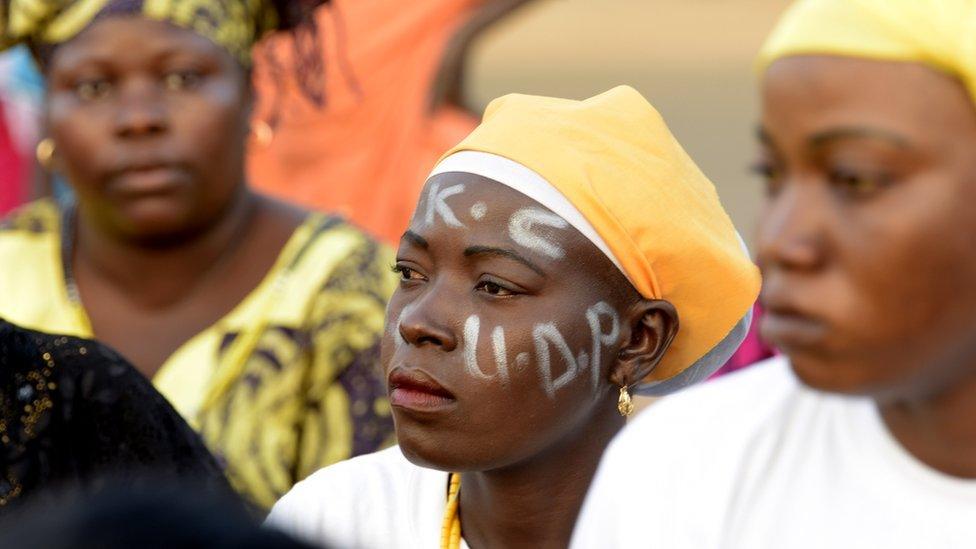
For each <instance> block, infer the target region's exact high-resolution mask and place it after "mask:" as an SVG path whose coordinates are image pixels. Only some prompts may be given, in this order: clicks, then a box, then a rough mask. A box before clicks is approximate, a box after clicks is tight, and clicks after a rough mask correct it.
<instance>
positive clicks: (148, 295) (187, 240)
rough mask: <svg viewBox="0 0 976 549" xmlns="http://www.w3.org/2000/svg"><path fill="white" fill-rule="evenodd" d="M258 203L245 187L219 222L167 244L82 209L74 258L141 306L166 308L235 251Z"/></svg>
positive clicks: (226, 209)
mask: <svg viewBox="0 0 976 549" xmlns="http://www.w3.org/2000/svg"><path fill="white" fill-rule="evenodd" d="M258 205H259V199H258V197H257V195H255V194H253V193H251V192H250V191H248V190H246V188H245V189H244V190H242V191H241V193H239V195H238V196H237V197H236V198H235V200H234V201H233V202H232V203H231V204H230V205H228V206H227V207H226V208H225V209H224V211H223V212H222V213H221V215H220V218H219V219H217V220H216V221H215V222H213V223H210V224H209V225H207V226H205V227H203V228H202V229H200V230H198V231H195V232H193V233H191V234H187V235H183V236H181V237H180V238H178V239H173V240H171V241H168V242H165V243H161V242H160V241H143V240H138V239H132V238H127V237H125V236H122V235H119V234H117V233H116V232H113V231H111V230H109V229H106V228H103V227H100V226H99V224H98V223H93V222H91V219H90V216H87V215H85V211H84V210H83V209H81V208H79V212H78V222H77V224H76V227H75V234H76V237H75V246H74V250H73V257H72V258H70V260H71V261H72V262H73V263H74V264H75V265H76V266H78V267H83V268H84V269H85V270H86V271H87V272H88V273H92V274H93V275H94V276H97V277H98V278H100V279H102V280H104V281H106V282H107V283H109V284H111V286H112V287H115V288H117V289H119V290H120V291H121V292H122V293H123V294H125V295H127V296H129V298H130V299H132V300H133V301H134V302H138V303H139V304H140V305H141V306H144V307H147V308H159V307H166V306H168V305H171V304H173V303H175V302H178V301H180V300H181V299H182V298H183V297H184V296H185V295H187V294H189V293H191V292H192V291H193V289H194V288H195V287H196V285H197V284H198V283H199V282H200V281H201V280H202V279H203V278H204V277H206V276H207V275H208V274H209V273H211V272H213V271H214V270H215V267H216V266H218V265H220V264H221V263H222V260H223V259H225V258H226V257H229V256H231V255H232V254H233V252H234V251H235V250H236V245H237V244H239V243H240V242H241V241H242V239H243V238H244V234H243V233H244V232H245V229H246V227H247V225H248V223H249V221H250V219H251V218H252V215H253V213H254V211H255V210H256V208H257V207H258Z"/></svg>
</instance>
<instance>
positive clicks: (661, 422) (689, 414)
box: [615, 356, 804, 445]
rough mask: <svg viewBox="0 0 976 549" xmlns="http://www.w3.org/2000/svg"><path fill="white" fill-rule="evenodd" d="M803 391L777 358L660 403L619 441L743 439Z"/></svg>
mask: <svg viewBox="0 0 976 549" xmlns="http://www.w3.org/2000/svg"><path fill="white" fill-rule="evenodd" d="M803 391H804V389H803V388H802V386H801V385H800V383H799V381H798V380H797V379H796V377H795V376H794V375H793V371H792V370H791V368H790V365H789V362H788V360H787V359H786V358H785V357H782V356H778V357H774V358H771V359H769V360H766V361H763V362H761V363H759V364H756V365H754V366H751V367H749V368H746V369H743V370H740V371H738V372H734V373H732V374H729V375H726V376H724V377H721V378H719V379H716V380H714V381H710V382H707V383H703V384H699V385H695V386H693V387H689V388H688V389H685V390H683V391H679V392H677V393H674V394H672V395H669V396H667V397H664V398H662V399H661V400H660V401H658V402H656V403H654V404H652V405H651V406H650V407H649V408H648V409H647V410H645V411H644V412H643V413H642V414H640V415H639V416H638V417H637V418H635V419H634V421H633V422H632V423H631V424H630V425H628V426H627V427H626V428H625V429H624V430H623V432H622V433H621V434H620V435H619V436H618V437H617V441H619V442H620V444H621V445H628V444H634V443H639V442H640V441H641V440H642V439H644V438H645V435H646V434H648V433H653V434H654V435H655V436H666V437H676V438H677V439H679V440H689V439H690V437H691V436H692V435H705V434H708V435H712V434H714V433H715V432H726V433H728V432H731V431H737V432H739V434H742V432H743V431H745V430H749V429H755V428H760V427H761V426H762V425H764V424H765V423H766V420H767V419H769V418H770V416H773V415H775V414H776V413H777V411H778V410H779V408H780V407H781V406H782V405H783V404H784V403H785V402H789V401H790V399H791V398H792V396H794V395H795V394H796V393H799V392H803ZM615 442H616V441H615ZM696 444H697V443H696Z"/></svg>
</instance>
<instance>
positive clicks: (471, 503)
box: [382, 173, 678, 548]
mask: <svg viewBox="0 0 976 549" xmlns="http://www.w3.org/2000/svg"><path fill="white" fill-rule="evenodd" d="M434 184H437V185H440V186H441V187H440V188H442V189H443V188H448V187H450V186H452V185H457V184H463V185H464V186H465V190H464V192H463V193H460V194H456V195H453V196H451V197H450V198H448V199H446V200H445V203H446V204H447V205H448V206H449V207H450V208H451V210H452V211H453V213H454V214H456V216H457V220H458V221H459V222H460V223H463V224H464V225H465V226H464V227H452V226H450V225H449V224H447V223H445V222H444V220H443V219H441V218H440V217H438V216H435V217H434V222H433V223H431V224H427V223H426V222H425V217H424V212H425V200H429V199H430V198H429V197H427V192H428V190H429V189H430V187H431V185H434ZM427 189H428V190H425V191H424V195H423V196H425V197H427V198H426V199H421V203H420V205H419V207H418V212H417V213H416V214H415V216H414V219H413V221H412V222H411V225H410V227H409V230H408V232H407V233H406V234H405V235H404V238H403V239H402V240H401V244H400V248H399V251H398V256H397V266H396V268H397V270H398V271H399V272H400V275H401V284H400V288H399V289H398V290H397V292H396V293H395V294H394V296H393V298H392V300H391V302H390V306H389V310H388V316H387V326H388V329H387V333H386V336H385V338H384V341H383V351H382V362H383V364H384V367H385V369H386V372H387V374H388V376H389V379H390V387H391V402H392V405H393V415H394V419H395V422H396V430H397V439H398V441H399V443H400V447H401V449H402V450H403V452H404V454H405V455H406V456H407V457H408V458H409V459H410V460H411V461H412V462H414V463H416V464H419V465H422V466H426V467H431V468H435V469H440V470H444V471H453V472H461V473H462V481H461V486H462V488H461V503H460V509H461V524H462V533H463V536H464V538H465V540H466V541H467V543H468V544H469V545H470V546H471V547H532V548H540V547H541V548H545V547H553V548H555V547H560V548H562V547H566V546H567V545H568V543H569V539H570V536H571V534H572V530H573V524H574V522H575V519H576V516H577V514H578V512H579V508H580V506H581V505H582V501H583V497H584V495H585V494H586V490H587V488H588V486H589V484H590V481H591V480H592V477H593V474H594V473H595V470H596V466H597V464H598V462H599V459H600V456H601V454H602V453H603V450H604V448H605V447H606V445H607V444H608V443H609V442H610V439H611V438H612V437H613V436H614V435H615V434H616V433H617V432H618V431H619V430H620V429H621V428H622V427H623V426H624V418H623V417H622V416H621V415H620V413H619V412H618V411H617V398H618V395H619V387H620V386H621V385H625V386H632V385H634V384H636V383H637V382H638V381H640V380H641V379H643V378H644V377H645V376H646V375H647V374H648V373H649V372H651V371H652V370H653V369H654V367H655V366H656V365H657V364H658V363H659V361H660V360H661V357H662V356H663V355H664V353H665V352H666V350H667V348H668V346H669V345H670V343H671V341H672V340H673V338H674V335H675V334H676V332H677V329H678V320H677V313H676V312H675V310H674V307H673V306H672V305H671V304H670V303H668V302H666V301H653V300H646V299H643V298H641V297H640V296H639V295H638V294H637V292H636V291H635V290H634V289H633V287H632V286H631V285H630V284H629V282H627V280H626V278H625V277H624V276H623V275H622V274H621V273H620V272H619V271H618V270H617V269H616V267H614V266H613V264H612V263H611V262H610V261H609V260H608V259H607V258H606V257H605V256H604V255H603V254H602V253H601V252H600V251H599V250H598V249H597V248H596V247H595V246H594V245H593V244H592V243H591V242H590V241H588V240H587V239H586V238H585V237H583V236H582V235H581V234H580V233H579V232H577V231H576V230H575V229H573V228H572V227H567V228H562V229H554V228H536V229H534V230H536V231H538V233H539V234H541V235H544V236H545V237H546V238H548V239H550V240H549V241H550V242H552V243H555V244H556V245H557V246H558V247H559V248H561V249H562V250H564V251H565V256H564V257H562V258H556V259H554V258H552V257H549V256H547V255H545V254H543V253H540V252H539V251H537V250H535V249H530V248H527V247H523V246H520V245H519V244H518V243H517V242H515V241H514V240H513V239H512V238H511V237H510V233H509V220H510V219H511V217H512V214H513V213H514V212H516V211H517V210H520V209H522V208H526V207H537V208H539V209H540V210H543V211H548V210H546V209H545V208H543V207H541V206H539V205H538V204H537V203H535V201H533V200H532V199H530V198H528V197H526V196H524V195H522V194H520V193H518V192H516V191H514V190H512V189H510V188H508V187H506V186H504V185H501V184H500V183H497V182H495V181H492V180H489V179H485V178H482V177H480V176H476V175H471V174H464V173H447V174H442V175H439V176H436V177H435V178H432V179H431V181H430V182H428V187H427ZM478 203H481V204H483V205H484V206H485V207H486V213H485V215H484V217H483V218H481V219H480V220H477V219H475V218H474V216H473V215H472V214H471V213H469V212H471V211H472V206H474V205H475V204H478ZM601 301H602V302H604V303H606V304H608V305H609V306H610V307H611V308H612V309H613V310H614V311H616V312H617V315H618V317H619V326H620V332H619V337H618V338H617V339H616V340H615V341H613V342H611V344H609V345H607V346H604V347H602V349H601V357H600V362H599V364H598V365H597V366H598V368H599V375H598V378H597V379H596V380H595V379H594V377H593V376H592V375H591V374H592V370H589V369H584V370H581V371H580V373H579V375H577V376H576V377H575V378H573V379H572V380H571V381H569V382H568V383H566V384H565V385H563V386H561V387H559V388H558V389H557V390H556V391H555V393H554V394H553V395H552V396H549V394H547V392H546V391H545V389H544V383H543V376H542V374H541V373H540V369H539V366H540V359H539V356H538V353H537V350H536V348H535V346H534V340H533V335H532V334H533V327H534V326H537V325H538V324H540V323H549V322H551V323H553V324H554V325H555V326H557V327H558V329H559V331H560V333H561V335H562V336H564V337H565V342H566V344H567V345H568V347H569V349H571V350H572V353H573V354H574V355H576V354H578V353H579V352H581V351H585V352H587V353H590V356H592V346H591V345H592V332H591V329H590V327H589V325H588V324H587V321H586V318H585V311H586V309H587V308H588V307H590V306H591V305H593V304H595V303H598V302H601ZM472 316H476V317H477V318H478V319H479V321H480V329H479V330H478V332H477V333H478V339H477V344H476V345H474V346H472V345H470V343H471V340H470V339H469V338H468V337H466V336H465V326H466V325H467V324H468V323H470V318H471V317H472ZM610 324H611V320H610V318H608V317H603V318H602V319H601V325H600V329H601V331H603V332H609V330H610ZM498 326H501V327H502V328H503V329H504V333H505V355H506V362H507V364H508V378H507V379H502V378H501V377H499V375H498V370H499V369H498V368H497V367H496V359H495V354H494V352H493V351H494V347H493V344H492V341H493V340H492V331H493V329H494V328H496V327H498ZM469 335H470V334H469ZM398 340H399V343H398ZM466 352H467V353H470V354H473V356H475V357H477V363H478V365H479V368H480V369H481V370H483V371H484V372H485V374H486V375H484V376H478V375H472V374H471V373H470V370H469V369H468V368H467V367H466V366H467V361H466V359H465V354H466ZM520 353H525V355H524V356H525V357H526V358H527V359H528V360H525V361H523V362H521V363H519V362H518V361H517V360H515V357H516V356H518V355H519V354H520ZM552 354H553V357H554V358H553V360H552V363H551V364H552V372H553V376H558V375H560V374H562V373H563V372H565V371H566V369H567V367H568V366H567V363H566V362H563V361H561V360H560V359H559V356H560V355H558V353H557V352H556V351H555V349H554V348H552ZM591 367H592V366H591ZM404 375H415V376H421V377H422V378H424V379H429V380H433V381H434V382H436V383H437V384H438V385H440V386H441V387H442V388H443V390H444V391H445V392H446V393H447V394H449V396H440V397H437V398H434V397H431V398H425V399H424V400H422V402H421V405H419V406H417V405H415V403H412V402H411V400H410V396H411V394H410V390H409V387H408V388H407V389H404V388H403V387H400V385H401V381H402V376H404ZM404 391H406V392H404ZM414 396H416V394H415V393H414ZM418 398H419V397H418ZM445 488H446V486H445Z"/></svg>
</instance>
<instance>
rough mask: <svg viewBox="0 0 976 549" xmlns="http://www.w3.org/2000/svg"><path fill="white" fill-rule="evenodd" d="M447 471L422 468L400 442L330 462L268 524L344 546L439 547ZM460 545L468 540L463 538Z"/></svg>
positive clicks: (364, 548)
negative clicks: (405, 453) (407, 454)
mask: <svg viewBox="0 0 976 549" xmlns="http://www.w3.org/2000/svg"><path fill="white" fill-rule="evenodd" d="M447 483H448V475H447V473H445V472H443V471H435V470H433V469H425V468H423V467H418V466H416V465H414V464H412V463H410V462H409V461H407V458H405V457H403V453H402V452H400V448H399V447H393V448H389V449H387V450H383V451H381V452H376V453H374V454H369V455H365V456H359V457H356V458H353V459H350V460H348V461H343V462H340V463H337V464H335V465H331V466H329V467H326V468H325V469H322V470H321V471H318V472H316V473H315V474H313V475H311V476H309V477H308V478H307V479H305V480H303V481H302V482H299V483H298V484H296V485H295V487H294V488H292V489H291V491H290V492H288V493H287V494H285V496H284V497H283V498H281V500H280V501H279V502H278V503H277V504H275V506H274V508H273V509H271V514H270V515H269V516H268V520H267V524H269V525H270V526H273V527H275V528H279V529H281V530H284V531H285V532H288V533H290V534H292V535H294V536H296V537H298V538H301V539H304V540H307V541H309V542H311V543H313V544H323V545H327V546H329V547H337V548H341V549H437V548H438V547H440V542H441V523H442V521H443V518H444V506H445V505H446V504H447V488H448V484H447ZM461 547H462V548H464V549H467V544H465V543H464V540H461Z"/></svg>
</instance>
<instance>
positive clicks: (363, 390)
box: [0, 0, 394, 507]
mask: <svg viewBox="0 0 976 549" xmlns="http://www.w3.org/2000/svg"><path fill="white" fill-rule="evenodd" d="M319 3H321V2H319V1H314V0H307V1H288V2H285V1H270V0H267V1H266V0H4V1H2V2H0V47H6V46H11V45H14V44H17V43H26V44H28V45H29V46H30V48H31V49H32V50H33V51H34V53H35V55H36V57H37V59H38V61H39V62H40V63H41V65H42V66H43V69H44V72H45V75H46V77H47V81H48V84H49V89H48V93H47V97H46V103H45V118H46V128H47V132H48V133H47V135H48V137H47V138H46V139H45V140H44V141H42V142H41V144H40V145H39V147H38V158H39V160H40V161H41V163H42V164H43V165H44V166H45V167H46V168H47V169H49V170H53V171H55V172H57V173H59V174H60V175H63V176H64V177H65V178H66V179H67V181H69V182H70V184H71V185H72V187H73V190H74V194H75V196H76V197H77V201H76V204H73V205H71V206H70V207H67V208H64V209H60V210H59V209H58V208H57V207H56V206H55V204H54V203H52V202H49V201H41V202H37V203H34V204H31V205H29V206H27V207H26V208H25V209H23V210H21V211H19V212H17V213H15V214H13V215H12V216H11V217H10V218H9V219H7V220H6V221H5V222H4V224H3V226H2V229H0V296H3V297H2V298H0V317H3V318H5V319H7V320H9V321H11V322H13V323H15V324H18V325H21V326H24V327H27V328H31V329H36V330H41V331H45V332H49V333H58V334H66V335H73V336H79V337H88V338H97V339H99V340H101V341H103V342H105V343H107V344H109V345H111V346H112V347H114V348H115V349H117V350H118V351H119V352H120V353H121V354H122V355H123V356H125V357H126V358H127V359H128V360H129V361H130V362H132V363H133V364H134V365H135V366H136V368H137V369H138V370H139V371H141V372H142V373H143V374H144V375H145V376H147V377H149V378H151V379H152V381H153V384H154V385H155V387H156V388H157V389H158V390H159V391H160V392H161V393H162V394H163V395H164V396H165V397H166V398H167V399H168V400H169V401H170V402H171V403H172V404H173V406H174V407H175V408H176V409H177V411H179V412H180V413H181V414H182V415H183V417H184V418H186V420H187V421H188V422H189V423H190V424H191V425H192V426H193V427H195V428H196V429H197V430H198V431H199V432H200V434H201V435H202V436H203V438H204V440H205V442H206V444H207V445H208V447H209V448H210V450H211V451H212V452H214V453H215V454H216V455H217V457H218V458H219V459H220V461H221V462H222V463H223V464H224V465H225V467H226V470H227V473H228V475H229V477H230V478H231V480H232V481H233V482H234V484H235V485H236V486H237V487H238V488H239V489H240V490H241V491H242V493H244V495H246V496H247V497H248V498H249V499H250V500H251V501H253V502H254V503H256V504H258V505H259V506H263V507H270V505H271V504H272V503H273V502H274V501H275V500H276V499H277V498H278V497H279V496H281V495H282V494H284V493H285V492H286V491H288V490H289V489H290V488H291V486H292V485H293V484H294V483H295V482H297V481H298V480H300V479H302V478H303V477H304V476H305V475H307V474H308V473H310V472H312V471H314V470H316V469H318V468H320V467H322V466H324V465H327V464H330V463H333V462H336V461H339V460H342V459H345V458H348V457H350V456H353V455H356V454H361V453H368V452H371V451H374V450H376V449H377V448H379V447H381V446H382V444H383V443H384V441H386V440H387V439H388V437H389V435H390V432H391V430H392V424H391V419H390V416H389V407H388V404H387V402H386V398H385V395H384V387H383V384H382V381H381V380H380V379H379V378H378V377H377V375H376V372H375V368H374V366H375V363H376V359H377V355H378V348H379V340H380V336H381V333H382V324H383V311H384V309H385V305H386V300H387V298H388V296H389V293H390V292H391V291H392V289H393V288H392V287H393V284H394V278H393V277H392V275H391V274H390V273H389V271H388V270H387V269H388V265H389V262H390V259H391V258H390V256H389V254H388V251H387V250H385V249H384V248H383V247H382V246H381V245H379V244H377V243H376V242H375V241H373V240H371V239H370V238H369V237H367V236H366V235H364V234H363V233H362V232H361V231H359V230H358V229H356V228H354V227H352V226H350V225H349V224H347V223H345V222H344V221H343V220H342V219H339V218H337V217H333V216H330V215H323V214H312V213H309V212H306V211H303V210H299V209H296V208H293V207H291V206H287V205H285V204H283V203H280V202H277V201H274V200H272V199H270V198H267V197H265V196H262V195H260V194H257V193H255V192H252V191H251V190H250V189H249V187H248V185H247V184H246V181H245V176H244V158H245V144H246V142H247V140H248V138H249V134H250V127H249V119H250V105H251V89H250V82H249V74H250V51H251V48H252V46H253V45H254V43H255V41H257V40H258V39H259V38H261V37H262V36H264V35H265V34H266V33H268V32H270V31H273V30H275V29H279V28H291V27H294V25H296V24H303V23H301V21H302V17H303V16H304V15H305V14H306V13H307V12H308V11H309V10H311V9H312V7H314V5H316V4H319Z"/></svg>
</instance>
